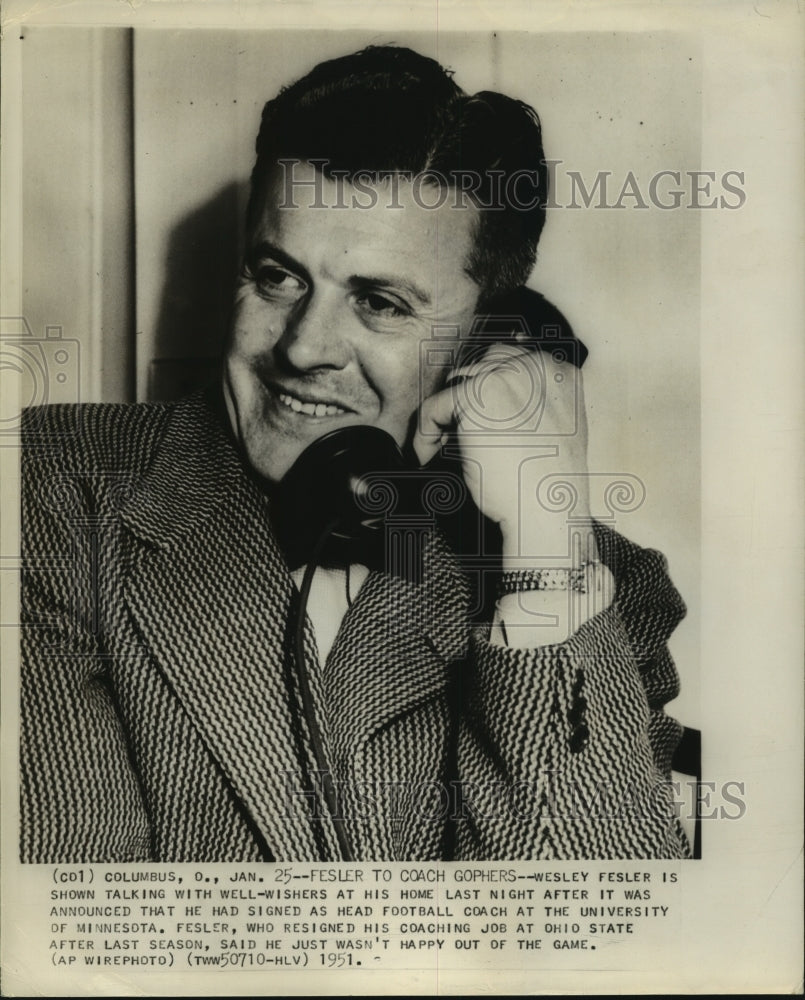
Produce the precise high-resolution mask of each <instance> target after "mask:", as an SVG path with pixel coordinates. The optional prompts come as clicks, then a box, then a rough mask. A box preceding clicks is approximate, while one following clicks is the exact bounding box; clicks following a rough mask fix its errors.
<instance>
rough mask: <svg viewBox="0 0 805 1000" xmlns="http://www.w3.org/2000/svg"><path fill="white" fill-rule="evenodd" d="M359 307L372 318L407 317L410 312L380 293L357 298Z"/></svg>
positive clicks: (369, 293)
mask: <svg viewBox="0 0 805 1000" xmlns="http://www.w3.org/2000/svg"><path fill="white" fill-rule="evenodd" d="M356 301H357V303H358V305H359V306H360V307H361V308H362V309H363V310H364V311H365V312H367V313H369V314H370V315H372V316H381V317H383V318H393V317H395V316H407V315H408V313H409V310H408V309H407V308H406V307H405V306H404V305H403V303H401V302H398V301H397V300H396V299H391V298H389V297H388V296H386V295H381V294H380V293H379V292H363V293H362V294H361V295H359V296H358V297H357V300H356Z"/></svg>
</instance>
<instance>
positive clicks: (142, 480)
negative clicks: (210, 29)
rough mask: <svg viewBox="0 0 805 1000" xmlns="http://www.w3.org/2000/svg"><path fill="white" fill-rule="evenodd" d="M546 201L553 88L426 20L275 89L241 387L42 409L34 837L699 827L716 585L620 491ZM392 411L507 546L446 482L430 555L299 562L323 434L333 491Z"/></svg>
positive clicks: (25, 678) (528, 853)
mask: <svg viewBox="0 0 805 1000" xmlns="http://www.w3.org/2000/svg"><path fill="white" fill-rule="evenodd" d="M546 196H547V175H546V172H545V165H544V162H543V152H542V142H541V134H540V127H539V122H538V120H537V117H536V115H535V113H534V112H533V110H532V109H530V108H528V107H527V106H525V105H524V104H522V103H520V102H518V101H514V100H511V99H509V98H506V97H504V96H502V95H500V94H495V93H488V92H484V93H481V94H477V95H474V96H469V95H467V94H465V93H464V92H463V91H462V90H461V89H460V88H459V87H458V86H457V85H456V84H455V83H454V81H453V80H452V78H451V76H450V74H448V73H447V72H445V71H444V69H443V68H442V67H440V66H439V65H438V64H437V63H435V62H434V61H432V60H430V59H426V58H424V57H422V56H420V55H417V54H416V53H414V52H411V51H410V50H407V49H399V48H370V49H366V50H364V51H362V52H359V53H355V54H353V55H349V56H345V57H343V58H340V59H336V60H332V61H330V62H328V63H323V64H321V65H319V66H317V67H315V69H313V70H312V72H311V73H310V74H308V75H307V76H306V77H304V78H303V79H301V80H299V81H297V82H296V83H294V84H293V85H291V86H289V87H288V88H286V89H285V90H283V91H282V92H281V93H280V94H279V95H278V96H277V97H276V98H275V99H274V100H272V101H269V102H268V104H267V105H266V107H265V109H264V112H263V120H262V125H261V129H260V134H259V136H258V140H257V162H256V165H255V168H254V171H253V174H252V182H251V194H250V201H249V207H248V213H247V227H246V242H245V254H244V263H243V268H242V272H241V275H240V279H239V282H238V287H237V291H236V296H235V306H234V313H233V320H232V326H231V330H230V335H229V340H228V346H227V349H226V355H225V359H224V366H223V374H222V378H221V380H220V383H219V384H217V385H216V386H214V387H212V388H211V389H210V390H209V391H207V392H202V393H198V394H196V395H194V396H192V397H190V398H188V399H186V400H183V401H180V402H179V403H176V404H138V405H135V406H107V405H104V406H86V407H48V408H41V409H38V410H32V411H29V413H28V414H27V416H26V436H27V441H28V445H27V447H26V450H25V456H24V469H23V483H24V489H23V503H24V508H23V526H24V551H23V558H24V573H23V616H24V629H23V669H22V838H21V844H22V847H21V851H22V857H23V859H24V860H26V861H40V862H45V861H47V862H69V861H134V860H154V861H179V860H185V861H197V862H202V861H224V860H225V861H235V860H280V859H282V860H312V859H339V858H340V859H344V860H346V859H357V860H381V859H388V860H394V859H397V860H403V859H404V860H412V859H418V860H437V859H470V858H472V859H479V860H481V859H504V858H508V859H518V858H519V859H525V858H533V859H539V858H585V857H602V858H604V857H624V858H626V857H684V856H686V855H687V853H688V846H687V842H686V841H685V837H684V834H683V833H682V830H681V828H680V825H679V823H678V821H677V819H676V818H675V815H674V805H673V802H672V799H671V796H670V794H669V791H668V787H667V782H668V778H669V776H670V764H671V756H672V754H673V752H674V748H675V746H676V744H677V741H678V739H679V735H680V727H679V726H678V725H677V724H676V723H675V722H674V721H673V720H671V719H670V718H668V716H666V715H665V713H664V711H663V705H664V703H665V702H666V701H668V700H669V699H670V698H672V697H673V696H674V695H675V693H676V690H677V678H676V672H675V670H674V667H673V664H672V662H671V660H670V658H669V656H668V653H667V650H666V646H665V644H666V641H667V639H668V636H669V634H670V633H671V631H672V630H673V628H674V627H675V625H676V623H677V622H678V621H679V619H680V617H681V616H682V614H683V613H684V608H683V605H682V603H681V600H680V598H679V596H678V595H677V593H676V591H675V590H674V588H673V586H672V585H671V583H670V581H669V580H668V577H667V575H666V573H665V563H664V559H663V558H662V556H660V555H659V553H656V552H650V551H646V550H641V549H639V548H637V547H636V546H634V545H631V544H630V543H629V542H627V541H626V540H625V539H623V538H621V537H620V536H619V535H617V534H616V533H615V532H613V531H612V530H610V529H605V528H604V527H602V526H601V525H598V524H596V523H595V522H594V520H593V519H592V517H591V516H590V508H589V499H588V493H587V488H586V476H587V464H586V463H587V458H586V417H585V412H584V396H583V388H582V382H581V376H580V373H579V371H578V367H577V365H578V363H579V362H580V361H581V360H582V359H583V358H582V356H583V353H584V351H583V348H581V345H580V344H578V342H576V341H574V340H573V339H572V336H571V335H570V334H569V332H568V331H567V329H565V330H564V331H562V337H561V338H560V340H559V341H556V340H550V339H548V340H546V339H545V338H541V334H542V333H543V332H544V331H543V330H542V329H541V327H542V325H543V324H544V325H545V327H546V329H548V330H553V331H554V332H555V331H556V329H557V327H558V328H559V329H560V331H561V328H562V325H563V323H564V321H563V318H562V317H561V315H560V314H559V313H558V312H557V311H556V310H555V309H553V307H551V306H550V305H549V304H548V303H546V302H545V301H544V300H543V299H542V298H541V296H539V295H537V294H536V293H534V292H529V291H527V290H525V289H524V288H523V286H524V285H525V282H526V280H527V278H528V277H529V274H530V271H531V268H532V267H533V264H534V261H535V256H536V248H537V242H538V239H539V235H540V232H541V229H542V226H543V223H544V218H545V209H544V205H545V200H546ZM512 303H516V304H517V307H516V308H515V309H514V310H513V309H512V308H511V304H512ZM504 304H507V305H505V306H504ZM556 343H560V344H561V345H562V350H561V351H557V350H556V349H553V350H550V351H548V350H544V348H545V347H546V346H550V345H552V346H553V347H554V348H555V346H556ZM358 427H360V428H363V429H365V428H367V427H368V428H371V429H372V430H371V431H370V432H369V434H370V437H371V439H372V440H373V441H376V440H379V438H378V437H377V435H378V434H379V432H385V434H387V435H388V436H389V438H390V444H389V447H388V449H387V453H388V454H393V455H395V456H396V458H397V465H396V466H395V467H394V469H393V470H392V469H391V468H390V467H385V466H384V465H383V464H382V463H381V465H380V466H379V467H378V468H377V469H376V470H375V472H377V474H378V475H379V476H380V484H381V485H384V486H385V487H387V488H388V489H387V492H386V494H384V496H393V495H394V494H393V490H394V488H395V486H396V485H399V481H400V476H402V478H403V479H405V478H406V477H407V479H409V480H411V481H413V482H414V483H418V484H420V486H421V487H422V490H423V495H427V497H429V500H428V502H430V503H431V504H433V503H434V496H435V495H436V494H434V492H433V490H431V492H430V493H428V489H429V488H430V487H431V486H433V487H436V488H437V492H438V491H439V490H442V494H441V495H442V498H443V492H444V489H445V488H448V487H449V488H450V489H452V488H453V487H455V488H456V489H457V491H458V493H459V494H462V495H464V502H463V503H461V504H460V505H459V507H458V514H457V516H456V517H454V526H455V522H456V521H458V523H459V526H460V527H461V528H462V529H466V528H467V526H468V524H469V523H470V522H471V521H472V520H473V517H474V514H473V512H474V513H475V515H477V518H476V521H477V523H478V524H479V525H482V526H485V527H484V530H483V531H481V532H480V533H478V534H477V535H476V536H474V540H473V542H472V544H468V543H467V542H466V532H465V535H464V536H462V535H461V534H460V533H459V535H458V536H456V535H455V534H453V535H451V533H450V531H449V530H447V525H446V524H445V525H443V524H442V523H441V522H440V521H439V522H437V520H436V519H434V518H432V517H431V518H430V519H428V518H425V519H424V521H423V519H422V517H421V516H420V515H421V514H422V509H417V510H416V511H413V512H409V513H411V515H412V520H411V521H410V523H409V522H406V523H405V527H406V529H407V530H414V529H415V530H416V531H418V532H419V535H418V538H419V540H420V542H421V545H420V548H419V549H418V552H419V556H420V557H421V563H420V564H419V565H418V573H417V574H416V575H415V577H411V576H409V575H406V574H405V573H400V572H398V570H399V568H400V567H399V566H398V565H396V564H394V560H393V559H391V556H390V555H389V553H390V551H391V550H390V549H385V550H383V551H385V553H386V557H385V558H386V561H385V562H384V561H383V558H380V559H379V560H378V559H377V558H373V559H369V558H366V559H364V554H365V553H364V551H363V550H347V555H346V557H344V558H341V559H340V560H337V559H327V560H323V562H324V563H325V565H321V566H320V565H317V563H318V562H319V554H318V550H317V551H307V553H306V554H305V555H304V557H303V558H301V559H291V557H290V555H289V552H291V551H292V550H293V549H294V541H295V539H294V537H292V536H293V535H294V533H295V529H294V528H293V527H289V522H288V521H287V520H284V519H283V518H282V517H281V516H280V512H281V511H282V509H283V504H285V505H286V507H287V506H288V504H289V500H288V496H289V485H288V484H289V482H292V481H293V479H294V475H295V474H296V473H298V470H299V469H300V463H299V460H300V458H302V465H304V462H308V464H312V465H313V466H314V467H315V469H316V470H317V472H318V476H317V477H314V478H312V479H311V480H310V481H309V483H308V486H307V489H306V490H305V489H303V490H302V491H301V492H299V493H298V494H296V495H295V500H292V501H291V502H290V504H291V506H294V505H298V510H301V511H308V510H312V509H313V506H314V505H316V504H319V505H321V506H324V507H327V506H328V505H333V504H334V502H335V497H336V495H337V494H338V492H339V490H340V489H341V486H342V485H343V484H342V483H340V482H339V481H337V480H336V479H335V478H334V476H335V466H333V467H332V468H333V478H331V476H330V467H329V466H322V465H321V463H319V466H317V464H316V463H317V462H318V461H319V459H318V456H320V455H321V454H323V453H322V452H320V451H319V450H317V449H319V448H320V446H321V445H322V439H323V438H324V439H325V441H330V442H332V441H333V440H336V441H343V440H344V438H343V437H335V438H333V437H332V436H331V437H330V438H326V437H325V436H326V435H328V434H331V432H338V431H346V430H347V429H349V428H358ZM389 438H385V437H381V438H380V439H382V440H383V441H388V440H389ZM314 443H316V444H314ZM312 445H313V446H314V450H313V451H310V450H309V449H310V447H311V446H312ZM345 454H346V456H347V457H346V458H345ZM311 455H313V456H314V457H313V459H311V457H310V456H311ZM303 456H304V458H303ZM350 457H351V458H354V459H355V460H356V461H357V463H358V465H359V466H361V463H362V466H361V467H362V468H363V467H365V466H366V465H367V464H369V465H370V466H371V463H370V462H368V461H367V457H366V454H364V455H363V456H361V455H357V456H356V455H352V456H350V455H349V453H348V449H344V448H341V450H340V451H339V452H338V461H339V462H340V463H341V465H339V467H338V468H339V469H340V474H342V475H343V476H344V481H346V482H348V483H349V484H350V488H351V489H352V488H353V487H354V489H355V490H356V491H357V493H360V483H361V475H359V474H358V473H357V472H354V471H351V466H349V464H348V459H349V458H350ZM322 461H323V459H322ZM345 462H346V463H347V464H346V466H345V465H344V463H345ZM440 463H441V464H440ZM345 468H346V473H345V474H344V469H345ZM446 469H447V471H445V470H446ZM363 471H366V470H365V468H364V469H363ZM392 471H393V472H394V474H395V476H396V477H397V478H396V479H395V477H394V476H392ZM439 475H441V476H442V477H443V478H441V480H440V479H439V478H438V476H439ZM548 480H555V481H557V482H560V483H563V484H564V486H563V488H572V489H573V496H574V505H573V518H572V523H571V524H570V525H569V522H568V515H567V512H566V511H565V510H564V509H557V507H561V506H562V505H561V504H559V505H557V504H556V503H555V502H551V501H550V498H548V499H546V498H545V496H542V495H541V494H540V489H539V488H540V484H542V483H544V482H546V481H548ZM304 482H307V481H306V480H303V485H304ZM568 484H570V487H568ZM389 490H390V492H389ZM448 492H449V490H448ZM361 495H362V497H363V500H362V502H364V503H368V504H369V508H366V510H369V509H370V508H371V504H372V503H374V502H375V499H376V494H373V493H372V492H371V490H370V491H368V492H365V493H364V494H361ZM355 502H356V503H357V502H358V501H357V500H356V501H355ZM393 506H394V505H393V503H392V504H391V507H392V508H393ZM425 506H426V507H427V504H426V505H425ZM448 506H449V505H448ZM366 510H365V511H364V513H366ZM375 513H376V512H375ZM397 513H399V512H395V511H393V510H391V511H390V513H389V518H388V521H387V522H385V524H384V530H385V529H386V528H389V526H390V525H391V524H392V520H393V516H396V514H397ZM452 513H453V514H454V515H455V514H456V510H453V511H452ZM381 520H382V519H381ZM366 521H367V524H368V523H369V522H371V521H372V518H366ZM377 522H378V518H377V517H376V516H375V517H374V520H373V523H374V529H375V530H376V529H377ZM423 524H424V529H423ZM412 526H413V527H412ZM300 527H302V528H303V527H304V525H301V526H300ZM443 528H444V530H443ZM389 530H390V529H389ZM381 537H382V538H383V540H384V542H388V540H389V538H390V537H391V535H390V534H389V533H388V532H387V533H386V534H382V535H381ZM456 537H458V538H459V541H458V542H456ZM462 538H463V541H462V540H461V539H462ZM451 540H452V544H451ZM381 549H382V546H381ZM342 555H343V552H342ZM376 555H377V549H375V556H376ZM300 591H301V596H300ZM490 591H492V593H493V599H492V600H491V601H490V600H489V593H490ZM308 592H309V599H308ZM305 611H307V614H305Z"/></svg>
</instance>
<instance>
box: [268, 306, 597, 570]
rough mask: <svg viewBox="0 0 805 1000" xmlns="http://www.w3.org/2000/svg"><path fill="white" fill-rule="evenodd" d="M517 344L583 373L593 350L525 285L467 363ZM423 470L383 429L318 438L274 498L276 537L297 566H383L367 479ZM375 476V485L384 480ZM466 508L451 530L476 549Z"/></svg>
mask: <svg viewBox="0 0 805 1000" xmlns="http://www.w3.org/2000/svg"><path fill="white" fill-rule="evenodd" d="M512 341H513V342H515V343H517V344H518V345H521V346H530V347H533V348H534V349H536V350H543V351H550V352H552V353H553V354H554V355H557V352H558V353H559V355H560V356H561V358H562V360H567V361H569V362H570V363H571V364H574V365H576V366H577V367H578V368H581V366H582V364H583V363H584V361H585V359H586V356H587V349H586V348H585V346H584V344H582V342H581V341H580V340H578V339H577V338H576V336H575V335H574V333H573V331H572V329H571V327H570V324H569V323H568V321H567V319H565V317H564V315H563V314H562V313H561V312H560V311H559V310H558V309H557V308H556V307H555V306H554V305H552V304H551V303H550V302H548V301H547V299H545V298H544V297H543V296H542V295H540V294H539V293H538V292H535V291H533V290H532V289H529V288H526V287H522V288H518V289H517V290H516V291H515V292H513V293H511V294H510V295H508V296H506V297H505V298H500V299H498V300H496V301H495V303H494V304H493V305H491V306H490V307H489V308H488V310H487V311H486V312H485V313H484V314H482V315H479V316H478V317H477V318H476V322H475V326H474V329H473V335H472V336H471V337H470V338H468V340H467V341H466V342H464V346H465V347H466V348H468V349H469V355H470V356H469V358H468V357H466V356H465V357H464V358H462V359H461V361H460V363H466V362H467V360H472V352H473V349H474V351H475V353H476V354H478V353H479V352H482V351H483V350H486V348H487V346H488V345H490V344H491V343H506V342H512ZM416 468H418V465H417V462H416V458H415V456H414V455H413V454H408V455H406V454H404V453H403V451H402V449H401V448H400V447H399V445H398V444H397V443H396V442H395V441H394V439H393V438H392V437H391V435H389V434H387V433H386V432H385V431H383V430H380V429H379V428H377V427H370V426H360V425H358V426H350V427H343V428H339V429H336V430H334V431H330V432H329V433H328V434H325V435H323V436H322V437H321V438H319V439H318V440H316V441H314V442H313V443H312V444H311V445H309V446H308V447H307V448H306V449H305V451H304V452H303V453H302V454H301V455H300V456H299V458H298V459H297V460H296V462H295V463H294V465H293V467H292V468H291V469H290V470H289V471H288V473H287V474H286V476H285V478H284V479H283V481H282V483H281V484H280V486H279V488H278V490H277V492H276V496H275V498H274V504H273V511H274V520H275V525H276V528H277V534H278V537H279V538H280V540H281V543H282V545H283V547H284V549H285V552H286V556H287V558H288V561H289V563H290V565H291V567H292V568H295V567H296V566H300V565H303V564H304V563H306V562H308V561H309V560H310V558H311V555H312V553H313V552H314V551H316V554H317V558H318V561H319V564H320V565H331V566H337V565H342V566H343V565H347V564H349V563H350V562H363V563H365V564H366V565H369V566H370V567H371V566H378V564H379V562H380V561H381V558H382V535H383V528H384V518H383V516H382V515H378V516H373V515H372V514H371V512H369V511H368V510H367V504H366V502H365V501H366V499H367V491H368V490H370V489H371V485H370V482H371V481H367V478H366V477H367V475H368V474H380V477H381V478H382V474H383V473H386V474H388V475H389V476H390V477H392V478H393V479H394V482H395V484H403V485H404V484H405V483H406V478H405V475H404V473H405V471H406V470H409V471H411V470H413V469H416ZM455 468H456V463H455V462H452V463H451V462H450V461H449V460H446V459H443V458H442V457H441V456H438V455H437V456H436V458H435V459H434V460H432V462H430V463H428V466H427V467H426V468H425V470H424V471H426V472H427V470H428V469H430V470H431V471H432V472H433V474H434V476H435V475H438V474H440V473H441V474H442V475H446V474H451V475H455V474H456V473H455ZM420 471H422V470H420ZM401 473H402V474H403V475H400V474H401ZM373 478H374V481H375V482H376V481H377V478H378V477H377V475H374V477H373ZM421 482H422V479H421V477H420V478H419V484H420V485H421ZM414 486H415V483H414V482H413V481H412V482H411V487H412V488H411V489H407V490H405V491H404V495H403V496H402V497H401V502H402V504H403V505H408V508H409V509H410V512H411V513H412V514H415V513H420V512H421V505H420V502H419V498H418V497H417V495H416V494H417V490H416V489H414V488H413V487H414ZM466 504H467V509H466V510H465V511H464V512H463V513H462V512H459V513H458V515H457V516H456V517H454V518H452V521H453V524H452V530H448V531H447V532H446V534H447V536H448V539H449V540H450V541H451V543H452V544H453V545H454V546H457V547H460V546H461V545H462V533H464V535H466V533H467V531H468V530H470V531H471V533H472V535H473V541H472V543H471V544H472V545H473V546H476V545H477V544H478V536H477V532H475V531H472V527H473V526H474V525H477V524H478V523H479V520H480V519H482V518H481V515H480V512H479V511H478V510H477V508H476V507H475V506H474V504H472V501H471V500H469V498H467V501H466ZM369 506H370V505H369ZM487 533H490V532H489V530H488V529H487ZM325 534H326V535H327V537H326V539H324V540H323V536H324V535H325ZM491 534H494V532H491Z"/></svg>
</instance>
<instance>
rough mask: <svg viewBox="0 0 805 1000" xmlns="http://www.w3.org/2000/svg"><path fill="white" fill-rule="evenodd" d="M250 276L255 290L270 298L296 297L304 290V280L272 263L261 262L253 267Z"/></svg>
mask: <svg viewBox="0 0 805 1000" xmlns="http://www.w3.org/2000/svg"><path fill="white" fill-rule="evenodd" d="M251 277H252V280H253V281H254V283H255V286H256V287H257V291H258V292H259V293H260V294H261V295H267V296H270V297H271V298H281V299H285V298H298V297H299V295H301V294H302V293H303V292H304V291H305V283H304V281H302V280H301V279H300V278H297V277H296V275H294V274H291V273H290V271H286V270H285V268H283V267H277V266H276V265H274V264H263V265H260V266H258V267H256V268H254V273H253V274H252V275H251Z"/></svg>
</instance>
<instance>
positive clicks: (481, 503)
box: [414, 343, 589, 558]
mask: <svg viewBox="0 0 805 1000" xmlns="http://www.w3.org/2000/svg"><path fill="white" fill-rule="evenodd" d="M451 431H454V432H455V434H456V437H457V441H458V444H459V446H460V449H461V457H462V460H463V472H464V478H465V481H466V483H467V486H468V488H469V490H470V492H471V494H472V497H473V500H474V501H475V503H476V504H477V506H478V507H479V508H480V510H481V511H482V512H483V513H484V514H485V515H486V516H487V517H489V518H490V519H491V520H493V521H496V522H497V523H498V524H499V525H500V528H501V532H502V534H503V551H504V556H506V555H509V556H511V557H517V556H520V557H527V556H529V555H532V556H549V555H553V554H555V555H558V556H565V555H570V553H568V552H567V544H568V543H567V539H568V525H567V512H566V511H560V512H557V511H554V510H548V509H546V508H545V507H544V506H543V505H542V504H541V503H540V502H539V501H538V499H537V486H538V484H539V482H540V481H541V480H542V479H543V478H544V477H545V476H548V475H561V476H567V477H572V478H569V481H570V482H571V483H572V485H573V487H575V489H576V490H577V491H578V498H577V500H576V501H575V503H574V505H573V519H574V522H575V523H581V524H583V523H584V519H585V517H586V518H587V519H588V520H589V495H588V492H589V491H588V488H587V481H586V473H587V420H586V414H585V408H584V393H583V385H582V377H581V372H580V371H579V370H578V369H577V368H575V367H573V366H572V365H571V364H570V362H568V361H563V360H557V359H556V358H555V357H554V356H553V355H552V354H550V353H548V352H547V351H538V350H534V349H527V348H524V347H521V346H519V345H514V344H502V343H501V344H493V345H492V346H491V347H490V348H489V349H488V350H487V351H486V352H485V354H484V355H483V357H482V358H481V359H480V360H479V361H477V362H476V363H474V364H472V365H468V366H466V367H463V368H459V369H456V370H454V371H453V372H452V373H451V375H450V376H449V378H448V384H447V387H446V388H444V389H442V390H441V391H440V392H438V393H436V394H435V395H433V396H431V397H430V398H429V399H427V400H425V402H424V404H423V405H422V407H421V410H420V419H419V427H418V429H417V433H416V435H415V438H414V448H415V450H416V452H417V455H418V457H419V459H420V461H421V462H423V463H424V462H427V461H428V460H429V459H430V458H431V457H432V456H433V455H434V454H435V453H436V452H437V451H438V449H439V447H440V446H441V444H442V442H443V441H444V440H446V435H447V434H448V433H449V432H451ZM584 557H585V558H588V557H589V555H588V554H587V553H585V554H584Z"/></svg>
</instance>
